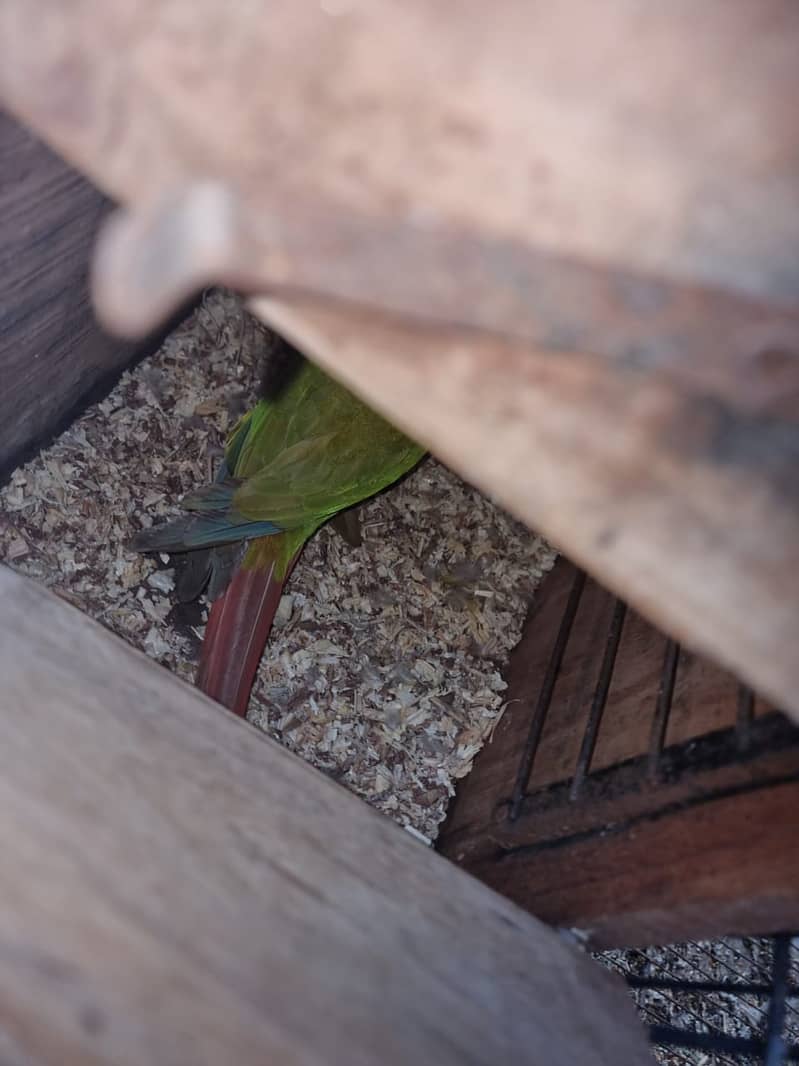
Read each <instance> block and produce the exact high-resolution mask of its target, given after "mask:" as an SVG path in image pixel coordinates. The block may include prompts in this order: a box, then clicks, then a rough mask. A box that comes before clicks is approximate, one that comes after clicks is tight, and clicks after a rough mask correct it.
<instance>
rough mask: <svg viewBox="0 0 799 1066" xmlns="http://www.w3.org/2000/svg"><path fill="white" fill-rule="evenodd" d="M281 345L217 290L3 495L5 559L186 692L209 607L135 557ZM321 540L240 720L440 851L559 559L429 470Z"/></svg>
mask: <svg viewBox="0 0 799 1066" xmlns="http://www.w3.org/2000/svg"><path fill="white" fill-rule="evenodd" d="M269 348H270V335H269V334H268V332H267V331H266V330H264V329H263V328H262V327H261V326H260V324H259V323H258V322H256V320H254V319H253V318H252V317H250V316H249V315H248V314H247V313H246V312H245V311H244V310H243V308H242V306H241V305H240V303H239V302H238V301H237V300H236V298H235V297H233V296H231V295H230V294H228V293H224V292H218V291H213V292H211V293H208V294H206V296H205V298H204V300H203V302H202V305H201V306H200V308H199V309H198V310H197V311H196V312H195V313H194V314H193V315H192V316H191V317H190V318H189V319H188V320H187V321H186V322H185V323H183V325H182V326H180V327H179V328H178V329H177V330H176V331H175V332H174V333H172V334H171V335H170V336H169V338H168V339H167V340H166V342H165V344H164V345H163V346H162V348H161V349H160V350H159V352H158V353H156V354H155V355H154V356H152V357H151V358H149V359H147V360H145V361H144V362H143V363H141V364H140V365H139V366H138V367H137V368H135V369H134V370H132V371H130V372H128V373H126V374H125V375H124V376H123V377H122V379H121V381H120V382H119V384H118V385H117V387H116V388H115V389H114V391H113V392H112V393H111V394H110V395H109V396H108V397H107V398H106V399H105V400H103V401H102V402H101V403H99V404H97V405H95V406H94V407H92V408H90V409H89V410H88V411H87V412H86V413H85V414H84V415H83V417H81V418H80V419H78V420H77V421H76V422H75V423H74V424H73V425H72V426H71V427H70V428H69V429H68V430H67V431H66V432H65V433H64V434H62V435H61V436H60V437H59V438H58V439H57V440H56V441H55V442H54V443H53V444H52V446H51V447H49V448H48V449H46V450H45V451H43V452H41V453H40V454H39V455H38V456H37V457H36V458H35V459H34V460H33V461H31V462H30V463H28V464H27V465H26V466H24V467H22V468H20V469H19V470H17V471H16V472H15V473H14V475H12V478H11V481H10V483H9V484H8V485H6V486H5V488H4V489H3V490H2V491H0V558H3V559H4V560H5V561H6V562H7V563H9V564H10V565H11V566H13V567H14V568H16V569H17V570H19V571H21V572H22V573H25V574H28V575H29V576H31V577H33V578H35V579H37V580H38V581H41V582H42V583H44V584H45V585H48V586H49V587H50V588H52V589H53V590H54V591H55V592H57V593H58V594H59V595H60V596H63V597H64V598H65V599H67V600H69V601H70V602H71V603H73V604H75V605H76V606H78V607H79V608H81V610H84V611H85V612H86V613H88V614H90V615H91V616H92V617H94V618H96V619H97V620H98V621H100V622H102V623H103V624H104V625H106V626H108V627H109V628H110V629H112V630H113V631H114V632H115V633H117V634H119V635H120V636H121V637H124V638H125V639H126V640H128V641H130V643H131V644H134V645H135V646H136V647H138V648H141V649H142V650H144V651H145V652H146V653H147V654H148V655H150V656H152V657H153V658H155V659H157V660H158V661H159V662H161V663H162V664H163V665H165V666H167V667H169V668H170V669H172V670H174V671H175V672H176V673H177V674H179V675H180V676H181V677H183V678H185V679H187V680H191V679H192V677H193V674H194V669H195V665H196V662H197V657H198V653H199V648H200V642H201V639H202V634H203V628H204V624H205V618H206V616H207V609H206V606H205V605H204V604H197V605H193V606H192V605H190V606H189V607H184V608H181V607H177V606H176V601H175V597H174V592H173V571H172V570H171V568H170V561H169V559H168V557H166V556H163V557H161V558H160V559H152V558H143V557H141V556H137V555H134V554H133V553H131V552H130V551H129V550H127V548H126V546H125V545H126V541H127V540H128V539H129V537H130V536H131V534H132V533H133V532H134V531H136V530H138V529H140V528H141V527H143V526H149V525H150V524H152V523H153V522H154V521H158V520H161V519H163V518H165V517H168V516H170V515H174V514H176V513H178V501H179V499H180V497H181V496H182V494H183V493H185V492H187V491H189V490H190V489H192V488H194V487H196V486H197V485H199V484H202V483H204V482H207V481H208V480H210V478H211V477H212V476H213V473H214V470H215V467H216V464H217V463H218V461H219V458H220V456H221V452H222V446H223V443H224V439H225V436H226V434H227V432H228V430H229V429H230V428H231V427H232V425H233V424H234V422H235V421H236V419H237V418H238V417H239V415H240V414H242V413H243V411H244V410H246V408H247V407H248V406H250V405H251V404H252V403H253V402H254V398H255V394H256V389H257V385H258V381H259V378H260V375H261V373H262V371H263V366H264V361H265V360H266V359H268V358H269ZM361 522H362V530H363V536H364V543H363V545H362V547H360V548H351V547H349V546H348V545H347V544H345V543H344V541H343V540H341V539H340V537H339V536H338V535H337V534H336V533H335V532H334V531H333V530H331V529H330V528H329V527H326V528H324V529H322V530H321V531H320V532H319V534H318V535H317V536H316V537H315V538H314V539H313V540H312V541H311V542H310V543H309V545H308V546H307V547H306V549H305V551H304V553H303V555H302V557H301V559H300V562H299V564H298V565H297V567H296V569H295V571H294V573H293V575H292V577H291V580H290V582H289V584H288V585H287V588H286V593H285V595H284V598H283V601H282V603H281V605H280V610H279V613H278V618H277V622H276V627H275V629H274V631H273V634H272V637H271V639H270V643H269V644H268V646H267V652H266V655H265V657H264V660H263V662H262V664H261V668H260V671H259V674H258V679H257V682H256V686H255V689H254V692H253V695H252V698H251V701H250V707H249V712H248V717H249V719H250V721H252V722H253V723H254V724H255V725H256V726H258V727H259V728H260V729H263V730H264V731H265V732H267V733H269V734H270V735H271V736H273V737H275V738H276V739H277V740H279V741H280V742H281V743H283V744H284V745H286V746H287V747H289V748H291V749H292V750H294V751H296V752H297V753H298V754H300V755H301V756H302V757H303V758H305V759H307V760H308V761H309V762H312V763H314V764H315V765H317V766H318V767H319V768H320V769H322V770H323V771H325V772H326V773H328V774H331V775H333V776H334V777H336V778H337V779H338V780H339V781H341V783H342V784H344V785H346V786H347V787H348V788H350V789H352V790H353V791H354V792H357V793H358V794H360V795H361V796H363V797H364V798H366V799H367V800H369V802H371V803H373V804H374V805H375V806H376V807H378V808H379V809H380V810H382V811H384V812H385V813H387V814H389V815H391V816H392V817H393V818H395V819H397V820H398V821H399V822H400V823H402V824H404V825H407V826H409V827H411V829H412V830H415V831H416V832H417V833H420V834H423V835H424V836H425V837H428V838H433V837H434V836H435V833H436V828H437V826H438V824H439V822H440V821H441V819H442V817H443V815H444V812H445V807H446V802H447V800H448V798H449V796H450V795H451V793H452V791H453V782H454V781H455V780H456V779H457V778H459V777H462V776H463V775H464V774H465V773H467V772H468V770H469V768H470V766H471V763H472V760H473V758H474V756H475V754H476V753H477V751H479V749H480V747H481V746H482V745H483V743H484V742H485V741H486V739H487V737H488V736H490V733H491V730H492V728H493V726H494V725H495V723H496V721H497V718H498V716H499V714H500V713H501V711H502V707H503V690H504V687H505V686H504V682H503V680H502V677H501V670H502V667H503V665H504V663H505V661H506V659H507V657H508V654H509V652H510V650H511V648H512V647H513V646H514V644H515V643H516V642H517V641H518V639H519V635H520V633H521V627H522V623H523V621H524V617H525V614H526V612H527V608H528V605H529V603H530V600H531V598H532V596H533V593H534V591H535V588H536V586H537V585H538V583H539V581H540V580H541V578H542V576H543V575H544V573H545V571H547V570H548V569H549V568H550V567H551V565H552V562H553V559H554V553H553V551H552V550H551V548H550V547H549V546H548V545H547V544H546V543H545V542H544V541H543V540H542V539H541V538H540V537H538V536H536V535H535V534H534V533H531V532H530V531H529V530H527V529H526V528H525V527H524V526H522V525H520V524H519V523H518V522H515V521H514V520H512V519H510V518H509V517H508V516H507V515H506V514H505V513H504V512H503V511H501V510H500V509H499V508H497V507H496V506H495V505H494V504H492V503H491V501H490V500H488V499H487V498H486V497H485V496H484V495H482V494H481V493H479V492H478V491H476V490H475V489H473V488H472V487H470V486H469V485H467V484H465V483H464V482H463V481H462V480H461V479H460V478H459V477H457V476H456V475H455V474H453V473H452V472H451V471H449V470H447V469H446V468H445V467H443V466H442V465H440V464H439V463H437V462H435V461H434V460H432V459H428V460H426V461H425V462H424V463H423V464H422V465H421V466H420V467H419V468H418V469H417V470H416V471H415V472H414V473H413V474H412V475H411V476H410V477H408V478H407V479H406V480H405V481H404V482H403V483H402V484H401V485H399V486H397V487H395V488H394V489H393V490H391V491H389V492H387V493H386V494H384V495H383V496H381V497H379V498H377V499H374V500H372V501H371V502H369V503H368V504H366V505H365V506H364V507H363V508H362V510H361Z"/></svg>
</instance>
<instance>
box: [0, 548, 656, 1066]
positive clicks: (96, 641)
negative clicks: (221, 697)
mask: <svg viewBox="0 0 799 1066" xmlns="http://www.w3.org/2000/svg"><path fill="white" fill-rule="evenodd" d="M0 633H2V637H0V674H1V675H2V677H3V687H2V690H0V691H1V692H2V695H1V696H0V714H1V715H2V720H3V744H2V746H0V849H2V854H3V862H2V864H0V894H2V899H3V907H2V908H0V1003H1V1004H2V1008H1V1012H2V1045H0V1046H2V1057H3V1062H4V1063H9V1064H14V1066H22V1064H23V1063H24V1064H25V1066H39V1064H53V1066H55V1064H58V1066H73V1064H74V1066H78V1064H80V1066H94V1064H101V1063H102V1064H110V1063H113V1064H114V1066H126V1064H130V1066H134V1064H135V1066H140V1064H141V1063H158V1064H159V1066H189V1064H191V1066H205V1064H207V1066H219V1064H220V1063H223V1062H225V1063H226V1062H236V1063H241V1064H243V1066H246V1064H253V1066H255V1064H258V1066H260V1064H263V1063H266V1062H269V1063H275V1064H285V1066H289V1064H291V1066H322V1064H324V1066H335V1064H338V1063H341V1064H344V1063H346V1064H347V1066H367V1064H369V1066H371V1064H374V1063H376V1062H380V1063H386V1064H391V1063H396V1064H398V1066H399V1064H403V1066H405V1064H407V1063H411V1062H424V1063H436V1064H437V1066H446V1064H452V1066H455V1064H457V1066H463V1064H481V1063H484V1064H486V1066H489V1064H490V1066H496V1064H497V1063H504V1062H518V1063H525V1062H529V1063H541V1062H543V1061H546V1062H547V1063H548V1064H550V1063H551V1064H553V1066H555V1064H563V1066H566V1064H567V1063H568V1064H571V1063H573V1062H576V1061H579V1062H581V1063H590V1064H597V1066H598V1064H600V1063H601V1064H603V1066H619V1064H630V1066H635V1064H637V1063H644V1062H648V1061H650V1059H649V1053H648V1051H647V1049H646V1048H645V1046H644V1042H643V1037H642V1035H641V1033H640V1032H639V1031H638V1029H637V1025H636V1023H635V1019H634V1017H633V1013H632V1007H631V1005H630V1004H629V1002H628V1000H627V997H626V995H625V993H624V991H623V989H622V988H621V986H620V985H618V983H617V982H616V981H615V980H613V979H611V975H609V974H607V973H604V972H603V971H601V970H600V969H599V968H598V967H597V966H595V965H594V964H593V963H592V962H591V960H589V959H588V958H587V957H585V956H583V955H581V954H580V953H579V952H577V951H576V950H575V949H574V948H573V947H572V946H571V945H569V944H567V943H566V942H565V941H564V940H563V939H561V937H560V936H559V935H558V934H557V933H555V932H554V931H552V930H549V929H547V928H546V927H545V926H543V925H541V924H540V923H538V922H537V921H535V920H534V919H533V918H531V917H529V916H528V915H526V914H524V913H523V912H521V911H520V910H518V909H517V908H515V907H514V906H513V905H512V904H510V903H509V902H507V901H505V900H503V899H501V898H500V897H498V896H496V895H494V894H493V893H491V892H490V891H489V890H488V889H486V888H485V887H484V886H482V885H480V884H478V883H477V882H476V881H474V880H473V879H471V878H469V877H468V876H466V875H465V874H463V873H462V872H461V871H459V870H457V869H456V868H455V867H454V866H452V865H451V864H449V863H448V862H446V861H445V860H444V859H442V858H441V857H440V856H437V855H435V854H434V853H433V852H431V851H429V850H428V849H426V848H424V847H423V846H422V845H420V844H418V843H417V842H416V841H414V840H412V839H411V838H410V836H408V835H407V834H405V833H403V831H402V830H401V829H399V828H398V827H397V826H394V825H393V824H391V823H390V822H389V821H388V820H386V819H384V818H382V817H381V816H379V815H378V814H376V813H375V812H373V811H371V810H369V809H368V808H367V807H366V806H365V805H364V804H362V803H361V802H360V801H359V800H357V799H356V798H355V797H353V796H351V795H350V794H348V793H346V792H345V791H344V790H343V789H341V788H340V787H339V786H337V785H335V784H333V783H332V782H330V781H329V780H327V779H325V778H324V777H322V776H321V775H320V774H318V773H317V772H316V771H314V770H313V769H312V768H311V767H309V766H307V765H305V764H303V763H301V762H300V761H299V760H297V759H296V758H295V757H294V756H292V755H290V754H289V753H287V752H286V751H284V750H282V749H281V748H279V747H278V746H277V745H275V744H274V743H272V742H271V741H269V740H268V739H267V738H265V737H264V736H263V735H262V734H259V733H257V732H256V731H255V730H254V729H253V728H252V727H251V726H249V725H247V724H246V723H242V722H240V721H239V720H237V719H234V718H233V717H232V716H229V715H227V714H224V713H222V712H221V710H220V708H219V707H217V706H216V705H214V704H212V703H211V702H210V701H208V700H206V699H205V698H203V697H202V696H201V695H200V694H198V693H197V692H195V691H194V690H192V689H190V688H188V687H187V686H185V685H183V684H182V683H181V682H179V681H178V680H176V679H175V678H174V677H172V676H171V675H169V674H168V673H167V672H165V671H164V670H162V669H161V668H159V667H158V666H156V665H155V664H153V663H151V662H149V661H148V660H146V659H145V658H144V657H143V656H142V655H140V654H138V653H137V652H134V651H133V650H131V649H130V648H128V647H127V646H126V645H124V644H122V643H121V642H120V641H119V640H117V639H116V638H114V637H113V636H111V635H110V634H109V633H107V632H106V631H104V630H103V629H102V628H100V627H99V626H97V625H96V624H95V623H93V622H91V621H89V620H88V619H86V618H85V617H83V616H82V615H80V614H79V613H78V612H77V611H75V610H74V609H73V608H71V607H69V606H67V605H66V604H64V603H62V602H59V601H58V600H57V599H55V598H54V597H53V596H52V595H51V594H49V593H48V592H46V591H44V590H42V589H40V588H39V587H37V586H35V585H33V584H32V583H30V582H28V581H25V580H23V579H21V578H20V577H18V576H15V575H13V574H12V573H10V572H9V571H7V570H5V569H0Z"/></svg>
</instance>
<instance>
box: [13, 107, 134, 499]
mask: <svg viewBox="0 0 799 1066" xmlns="http://www.w3.org/2000/svg"><path fill="white" fill-rule="evenodd" d="M109 208H110V204H109V202H108V200H106V198H105V197H104V196H103V195H102V194H101V193H100V192H99V191H98V190H97V189H96V188H94V187H93V186H92V185H90V184H89V182H87V181H86V180H85V179H84V178H83V177H81V175H80V174H78V173H77V172H76V171H74V170H72V169H71V168H70V167H68V166H67V165H66V164H65V163H64V162H62V160H61V159H59V158H58V157H57V156H56V155H54V153H53V152H51V151H50V149H48V148H47V147H45V145H44V144H42V142H41V141H39V140H37V139H36V138H35V137H34V136H33V134H31V133H30V132H29V131H27V130H26V129H24V128H23V127H22V126H20V125H18V124H17V123H16V122H15V121H14V120H13V119H12V118H10V117H9V116H8V115H5V114H3V113H2V112H0V380H2V388H0V481H2V480H3V478H4V477H5V476H7V475H8V474H9V473H10V472H11V470H12V469H13V468H14V467H15V466H16V465H17V464H18V463H19V462H20V461H21V459H22V457H23V456H24V455H25V454H26V453H28V452H29V451H30V450H31V449H32V448H33V447H35V446H37V445H39V444H41V443H43V442H44V441H46V440H47V439H48V438H50V437H52V436H53V434H54V433H56V432H57V431H58V430H59V429H60V428H61V427H62V426H64V425H65V424H66V423H67V422H68V421H69V420H70V418H71V417H72V416H74V414H75V412H76V410H78V409H79V407H80V406H81V405H82V404H84V403H86V402H87V400H88V399H89V398H91V397H94V396H96V397H99V396H100V395H101V394H102V393H103V392H104V391H106V390H107V389H110V387H111V385H112V383H113V381H114V380H115V377H116V375H118V374H119V373H120V371H121V370H123V369H124V368H125V366H127V365H128V364H129V363H130V362H131V361H132V359H133V358H134V356H135V354H136V352H137V351H138V350H139V349H140V348H141V345H139V346H134V345H132V344H130V343H128V342H123V341H121V340H119V338H116V337H111V336H110V335H108V334H107V333H106V332H105V331H104V330H103V329H102V328H101V327H100V326H99V325H98V324H97V322H96V320H95V318H94V313H93V311H92V308H91V303H90V299H89V287H88V264H89V255H90V252H91V248H92V245H93V242H94V237H95V234H96V231H97V228H98V226H99V224H100V222H101V221H102V219H103V218H104V217H105V216H106V215H107V214H108V211H109ZM145 346H146V345H145Z"/></svg>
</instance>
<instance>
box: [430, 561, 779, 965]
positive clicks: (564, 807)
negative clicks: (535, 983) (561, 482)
mask: <svg viewBox="0 0 799 1066" xmlns="http://www.w3.org/2000/svg"><path fill="white" fill-rule="evenodd" d="M614 616H617V617H619V618H621V625H620V628H619V630H618V633H617V639H616V644H615V659H613V661H612V671H611V672H610V674H609V677H608V678H607V679H606V680H607V684H606V686H605V688H604V689H602V691H604V692H605V694H606V698H605V700H604V704H603V709H602V713H601V716H600V717H598V719H597V721H598V728H597V733H596V744H595V746H594V748H593V755H592V757H591V758H590V761H589V762H588V763H587V764H586V766H585V770H586V771H587V773H586V775H585V776H584V777H583V778H582V780H581V782H580V783H579V784H578V785H575V778H576V774H577V773H578V761H579V756H580V751H581V748H582V745H583V738H584V736H585V734H586V729H587V725H588V722H589V715H590V711H591V707H592V705H594V704H595V702H596V700H597V693H598V691H600V689H601V686H600V678H601V676H602V668H603V661H604V660H605V658H606V656H607V649H608V646H609V634H610V628H611V624H612V619H613V617H614ZM559 642H560V650H559V651H558V647H559ZM669 654H670V652H669V642H668V641H667V640H666V638H665V637H664V636H663V635H662V634H661V633H659V632H658V631H657V630H655V629H654V628H653V627H651V626H650V625H649V624H648V623H646V622H645V621H644V620H643V619H642V618H641V617H640V616H639V615H637V614H636V613H635V612H632V611H629V610H627V611H626V612H624V611H621V612H618V604H616V606H615V607H614V602H613V598H612V597H609V595H608V593H607V592H605V591H604V590H603V589H601V588H600V587H599V586H598V585H596V584H595V583H594V582H592V581H590V580H586V579H585V578H584V576H583V575H581V574H580V573H579V571H577V570H576V569H575V567H574V566H572V565H571V564H570V563H568V562H566V561H565V560H563V559H560V560H559V561H558V563H557V565H556V567H555V569H554V571H553V572H552V574H551V575H550V576H549V577H548V578H547V580H546V581H545V583H544V585H543V586H542V588H541V590H540V591H539V594H538V597H537V600H536V603H535V604H534V609H533V611H532V612H531V615H530V618H529V619H528V622H527V625H526V627H525V632H524V635H523V638H522V641H521V643H520V644H519V646H518V648H517V649H516V650H515V652H514V654H513V656H512V659H511V663H510V666H509V672H508V681H509V690H508V693H507V695H508V699H509V703H508V707H507V710H506V712H505V715H504V716H503V719H502V721H501V722H500V725H499V726H498V728H497V730H496V732H495V734H494V740H493V742H492V744H490V745H488V746H487V747H486V748H485V749H484V750H483V752H481V754H480V755H479V756H478V758H477V759H476V761H475V767H474V770H473V771H472V773H471V775H470V776H469V778H467V779H466V780H465V781H464V782H462V783H461V785H460V787H459V789H458V794H457V797H456V800H455V803H454V805H453V808H452V810H451V812H450V817H449V819H448V822H447V825H446V827H445V830H444V832H443V834H442V836H441V838H440V841H439V846H440V848H441V850H442V851H443V852H444V854H447V855H449V856H451V857H453V858H455V859H456V861H459V862H461V863H462V864H463V865H464V866H465V867H466V869H468V870H469V871H470V872H471V873H473V874H475V875H476V876H478V877H480V878H481V879H483V880H484V881H485V882H486V883H487V884H490V885H491V886H492V887H494V888H496V889H497V890H499V891H501V892H503V893H504V894H506V895H508V896H509V897H510V898H511V899H514V900H516V901H517V902H518V903H520V904H522V905H523V906H525V907H527V908H529V909H530V910H531V911H532V912H533V913H535V914H537V915H538V916H539V917H543V918H545V919H546V920H548V921H551V922H554V923H557V924H561V925H566V926H570V927H571V926H576V927H578V928H579V929H580V930H581V931H582V933H583V935H584V936H585V937H586V938H587V940H588V941H589V942H590V943H591V944H592V945H593V946H595V947H606V946H615V945H619V944H640V945H646V944H652V943H658V942H664V941H668V940H684V939H689V938H699V939H701V938H705V937H711V936H715V935H719V934H725V933H742V934H743V933H752V934H758V933H771V932H774V931H775V930H777V929H780V928H795V927H796V926H799V888H798V887H797V886H799V847H798V846H794V844H793V839H794V837H795V835H796V834H795V822H796V810H797V808H798V807H799V730H797V729H796V728H795V727H793V726H792V725H790V724H789V723H788V722H787V721H786V720H785V719H784V718H783V716H781V715H779V714H778V713H777V712H775V711H774V710H773V708H771V707H769V706H768V704H767V703H766V702H765V701H763V700H758V699H757V698H755V697H753V696H751V694H748V693H747V691H746V690H745V689H743V688H742V687H741V686H740V685H739V684H738V683H737V682H736V681H735V679H734V678H732V677H731V676H730V675H729V674H727V673H725V672H724V671H722V670H720V669H718V668H717V667H715V666H713V665H712V664H711V663H709V662H707V661H706V660H704V659H701V658H698V657H696V656H693V655H691V654H689V653H686V652H685V651H679V652H678V650H677V649H673V650H672V652H671V654H672V655H673V662H674V674H673V685H672V687H671V700H670V704H669V713H668V714H667V715H666V717H664V719H663V730H662V744H660V743H658V744H655V741H654V740H653V724H654V722H655V721H656V718H657V714H658V708H659V707H660V706H662V703H661V701H662V692H663V689H664V677H666V672H665V671H664V665H665V664H666V663H667V662H668V661H669ZM553 665H554V667H555V668H554V670H553ZM547 692H549V697H548V698H547V696H546V693H547ZM746 707H749V708H750V711H751V714H750V715H749V720H748V723H746V724H744V723H742V722H741V720H740V715H741V714H742V708H743V709H744V710H745V708H746ZM544 708H545V710H546V713H545V717H543V719H541V715H542V713H543V709H544ZM537 721H538V722H539V726H540V728H539V727H537V726H536V722H537ZM537 736H538V738H539V739H538V740H536V737H537ZM653 744H654V748H653ZM653 751H654V755H653ZM658 751H659V754H658Z"/></svg>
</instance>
